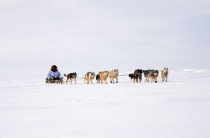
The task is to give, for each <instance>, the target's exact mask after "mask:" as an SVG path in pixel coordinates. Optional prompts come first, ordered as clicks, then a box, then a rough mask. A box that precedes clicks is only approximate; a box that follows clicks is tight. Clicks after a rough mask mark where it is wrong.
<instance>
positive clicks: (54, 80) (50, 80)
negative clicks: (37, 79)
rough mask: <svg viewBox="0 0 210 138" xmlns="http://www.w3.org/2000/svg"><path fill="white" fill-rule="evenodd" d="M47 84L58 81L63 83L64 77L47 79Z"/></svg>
mask: <svg viewBox="0 0 210 138" xmlns="http://www.w3.org/2000/svg"><path fill="white" fill-rule="evenodd" d="M45 82H46V84H51V83H57V84H63V83H64V82H63V77H61V78H58V79H48V78H46V79H45Z"/></svg>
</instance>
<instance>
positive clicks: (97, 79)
mask: <svg viewBox="0 0 210 138" xmlns="http://www.w3.org/2000/svg"><path fill="white" fill-rule="evenodd" d="M96 81H97V83H100V81H101V79H100V75H98V74H97V75H96Z"/></svg>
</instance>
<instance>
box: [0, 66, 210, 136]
mask: <svg viewBox="0 0 210 138" xmlns="http://www.w3.org/2000/svg"><path fill="white" fill-rule="evenodd" d="M143 80H144V79H143ZM209 132H210V70H189V69H185V70H180V71H170V72H169V82H167V83H165V82H164V83H162V82H160V77H159V78H158V83H157V84H156V83H152V84H151V83H145V82H143V83H141V84H133V83H131V82H130V79H129V78H128V77H120V78H119V83H118V84H107V85H100V84H96V83H94V84H93V85H87V84H86V85H85V84H83V80H78V84H77V85H75V84H72V85H70V84H68V85H67V84H62V85H61V84H60V85H59V84H50V85H46V84H45V83H44V78H43V79H42V80H11V81H1V82H0V137H1V138H110V137H111V138H140V137H141V138H148V137H151V138H169V137H170V138H198V137H199V138H209V137H210V133H209Z"/></svg>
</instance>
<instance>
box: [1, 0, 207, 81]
mask: <svg viewBox="0 0 210 138" xmlns="http://www.w3.org/2000/svg"><path fill="white" fill-rule="evenodd" d="M209 7H210V1H209V0H174V1H173V0H146V1H145V0H62V1H56V0H36V1H34V0H21V1H18V0H0V49H1V51H0V64H1V70H2V71H7V72H8V74H7V78H14V76H13V75H15V77H17V78H21V76H24V77H23V78H30V77H35V76H36V77H39V78H40V77H43V78H45V76H46V74H47V72H48V71H49V69H50V66H51V65H52V64H56V65H58V68H59V70H60V71H61V73H62V74H63V73H69V72H73V71H76V72H78V75H84V74H85V72H88V71H95V72H98V71H99V70H111V69H114V68H118V69H119V70H120V72H129V71H132V70H135V69H137V68H143V69H149V68H154V69H159V70H160V69H162V68H163V67H169V70H170V69H171V70H177V69H183V68H201V69H210V64H209V61H210V55H209V52H210V45H209V44H210V26H209V24H210V8H209ZM9 72H12V73H9ZM2 78H5V76H4V77H1V79H2Z"/></svg>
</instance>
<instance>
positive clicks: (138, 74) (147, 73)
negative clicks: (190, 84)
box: [64, 68, 168, 84]
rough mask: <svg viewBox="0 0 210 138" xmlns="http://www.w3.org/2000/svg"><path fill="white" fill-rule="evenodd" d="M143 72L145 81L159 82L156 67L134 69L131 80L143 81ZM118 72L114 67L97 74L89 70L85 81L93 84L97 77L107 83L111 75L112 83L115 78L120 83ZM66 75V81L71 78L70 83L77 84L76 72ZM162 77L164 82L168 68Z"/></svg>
mask: <svg viewBox="0 0 210 138" xmlns="http://www.w3.org/2000/svg"><path fill="white" fill-rule="evenodd" d="M142 73H144V77H145V82H149V79H150V82H151V83H152V82H155V83H157V77H158V74H159V72H158V70H154V69H149V70H142V69H136V70H135V71H134V73H131V74H129V75H128V76H129V77H130V78H131V82H133V83H141V81H142ZM118 74H119V71H118V69H113V70H112V71H110V72H109V71H100V72H98V74H97V75H95V73H94V72H87V73H86V75H85V76H84V83H87V84H89V83H92V84H93V79H94V78H95V77H96V81H97V83H99V84H100V83H101V84H103V83H104V84H108V83H107V79H108V77H109V79H110V83H115V81H114V79H116V83H118ZM64 76H65V77H67V80H66V83H68V81H69V80H70V84H72V81H73V80H74V81H75V84H76V78H77V74H76V72H73V73H69V74H64ZM161 78H162V82H163V81H166V82H167V79H168V68H164V69H163V70H162V71H161Z"/></svg>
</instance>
